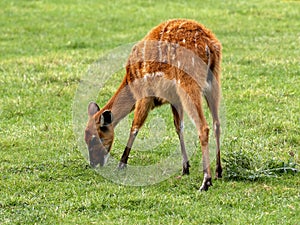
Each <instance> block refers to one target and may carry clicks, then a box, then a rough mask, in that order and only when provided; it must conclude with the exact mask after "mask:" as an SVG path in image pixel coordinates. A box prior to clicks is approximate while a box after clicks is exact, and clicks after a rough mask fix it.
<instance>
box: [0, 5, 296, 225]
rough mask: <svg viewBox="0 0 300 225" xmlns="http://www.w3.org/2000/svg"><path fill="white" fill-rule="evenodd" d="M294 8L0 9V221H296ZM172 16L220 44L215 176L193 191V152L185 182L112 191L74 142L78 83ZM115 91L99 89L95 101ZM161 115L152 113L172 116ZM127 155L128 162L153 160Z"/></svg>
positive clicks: (196, 172) (196, 176)
mask: <svg viewBox="0 0 300 225" xmlns="http://www.w3.org/2000/svg"><path fill="white" fill-rule="evenodd" d="M299 8H300V2H299V1H268V0H261V1H239V2H237V1H222V2H220V1H205V3H204V2H203V3H200V2H197V1H193V2H187V1H139V2H138V3H136V1H133V0H126V1H117V2H113V1H96V0H94V1H93V0H88V1H82V0H78V1H71V0H67V1H57V0H55V1H29V0H26V1H6V0H4V1H1V3H0V96H1V98H0V224H129V223H130V224H297V223H299V221H300V217H299V215H300V199H299V198H300V188H299V187H300V179H299V172H295V171H297V170H298V171H299V153H300V114H299V112H300V101H299V97H300V67H299V60H300V58H299V55H300V48H299V44H300V39H299V38H300V30H299V27H300V10H299ZM178 17H181V18H191V19H195V20H197V21H199V22H201V23H203V24H205V25H206V26H207V27H208V28H210V29H211V30H213V32H214V33H215V34H216V35H217V37H218V38H219V40H220V41H221V42H222V44H223V63H222V68H223V70H222V71H223V74H222V85H223V88H222V89H223V92H222V95H223V105H224V106H225V107H226V108H223V109H222V110H223V115H225V116H226V117H225V119H226V129H225V127H224V134H223V140H222V153H223V162H224V179H223V180H218V181H214V183H213V184H214V186H213V187H212V188H211V189H210V190H209V191H208V192H206V193H199V192H198V191H197V190H198V188H199V186H200V183H201V180H202V174H201V170H200V168H199V166H198V164H199V159H200V157H201V153H200V151H197V152H196V153H195V155H194V156H193V157H192V159H191V164H192V167H191V171H190V172H191V174H190V175H189V176H185V177H182V178H181V179H178V178H177V175H179V174H180V171H178V174H175V175H173V176H171V177H170V178H169V179H167V180H165V181H163V182H161V183H159V184H155V185H152V186H145V187H131V186H122V185H118V184H115V183H113V182H111V181H109V180H107V179H105V178H103V177H102V176H101V175H99V174H98V173H96V172H95V171H94V170H92V169H91V168H90V167H89V165H88V164H87V162H86V160H85V159H84V157H83V156H82V153H81V151H82V149H81V147H80V146H79V145H78V143H77V141H76V137H75V135H74V131H73V122H72V105H73V100H74V96H75V93H76V90H77V87H78V86H79V84H80V79H81V78H82V76H84V75H85V74H86V73H87V69H88V67H89V65H91V64H92V63H93V62H95V61H96V60H97V59H98V58H99V56H100V55H103V54H105V53H107V52H109V51H110V50H111V49H113V48H115V47H118V46H121V45H123V44H127V43H132V42H135V41H138V40H139V39H141V38H142V37H143V36H144V35H145V34H146V33H147V32H148V31H149V30H150V29H151V28H152V27H153V26H155V25H157V24H158V23H160V22H161V21H163V20H166V19H169V18H178ZM122 76H123V75H122V73H118V74H117V75H116V80H121V79H122ZM117 83H118V82H116V81H113V82H111V83H109V84H107V86H106V87H105V89H104V90H103V92H105V93H103V96H104V97H103V98H101V96H99V97H98V100H99V102H101V105H103V103H104V102H105V101H106V100H107V99H108V98H109V96H110V95H111V94H112V93H113V92H114V90H115V88H116V87H117ZM160 110H161V111H159V112H153V116H154V117H155V115H156V114H155V113H162V114H166V115H168V116H170V113H169V108H168V107H165V108H164V107H163V108H161V109H160ZM168 118H169V119H168ZM166 121H170V123H171V122H172V121H171V117H167V119H166ZM223 122H225V121H224V120H223ZM147 126H148V127H149V126H150V124H149V123H148V124H146V128H147ZM174 134H175V133H174V130H172V129H171V128H170V135H171V136H174ZM142 135H144V136H145V137H147V135H148V133H147V130H145V131H144V134H142ZM169 147H170V144H165V145H164V146H163V147H162V149H161V151H162V152H169V151H170V149H169ZM118 149H120V148H119V144H118V143H116V145H115V146H114V149H113V150H112V151H113V152H114V154H115V155H114V157H116V158H119V157H120V156H121V155H120V154H121V152H122V149H120V150H118ZM132 154H133V160H132V163H138V162H139V159H140V158H142V159H144V160H147V159H149V160H150V161H149V162H150V163H151V162H152V161H151V160H155V159H156V157H158V156H159V154H158V153H156V152H154V153H153V154H147V152H146V153H145V154H146V156H145V154H142V153H140V152H138V151H135V152H132ZM162 155H163V154H162ZM147 162H148V161H147Z"/></svg>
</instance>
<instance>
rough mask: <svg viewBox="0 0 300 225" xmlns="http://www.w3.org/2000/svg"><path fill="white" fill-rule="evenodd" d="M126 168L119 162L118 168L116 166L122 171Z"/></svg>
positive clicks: (124, 164) (125, 165)
mask: <svg viewBox="0 0 300 225" xmlns="http://www.w3.org/2000/svg"><path fill="white" fill-rule="evenodd" d="M126 167H127V164H126V163H123V162H120V163H119V166H118V169H119V170H123V169H125V168H126Z"/></svg>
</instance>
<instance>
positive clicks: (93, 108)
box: [88, 102, 100, 116]
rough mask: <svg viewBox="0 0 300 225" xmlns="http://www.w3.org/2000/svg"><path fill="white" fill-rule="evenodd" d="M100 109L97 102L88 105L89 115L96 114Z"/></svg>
mask: <svg viewBox="0 0 300 225" xmlns="http://www.w3.org/2000/svg"><path fill="white" fill-rule="evenodd" d="M98 111H100V107H99V106H98V105H97V103H95V102H90V104H89V106H88V115H89V116H93V115H95V114H96V113H97V112H98Z"/></svg>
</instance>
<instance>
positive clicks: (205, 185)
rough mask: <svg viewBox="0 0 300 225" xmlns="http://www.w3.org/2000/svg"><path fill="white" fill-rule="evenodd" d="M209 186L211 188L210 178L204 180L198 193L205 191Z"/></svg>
mask: <svg viewBox="0 0 300 225" xmlns="http://www.w3.org/2000/svg"><path fill="white" fill-rule="evenodd" d="M210 186H212V182H211V178H204V180H203V183H202V186H201V187H200V190H199V191H207V190H208V188H209V187H210Z"/></svg>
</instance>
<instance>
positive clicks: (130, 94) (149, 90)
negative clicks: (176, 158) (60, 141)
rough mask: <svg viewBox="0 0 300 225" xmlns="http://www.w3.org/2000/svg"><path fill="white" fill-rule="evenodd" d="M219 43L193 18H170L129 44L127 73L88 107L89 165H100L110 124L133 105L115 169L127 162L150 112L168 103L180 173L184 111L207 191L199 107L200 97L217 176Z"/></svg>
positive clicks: (111, 133)
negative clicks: (197, 142)
mask: <svg viewBox="0 0 300 225" xmlns="http://www.w3.org/2000/svg"><path fill="white" fill-rule="evenodd" d="M221 48H222V46H221V44H220V42H219V41H218V40H217V39H216V37H215V36H214V34H213V33H212V32H211V31H209V30H208V29H206V28H205V27H204V26H203V25H201V24H199V23H197V22H196V21H192V20H186V19H175V20H169V21H166V22H163V23H161V24H159V25H158V26H156V27H154V28H153V29H152V30H151V31H150V32H149V33H148V34H147V35H146V36H145V37H144V38H143V39H142V40H141V41H140V42H138V43H137V44H136V45H135V46H134V47H133V49H132V51H131V53H130V55H129V58H128V61H127V64H126V75H125V77H124V79H123V81H122V83H121V85H120V87H119V88H118V89H117V91H116V93H115V94H114V95H113V96H112V97H111V99H110V100H109V101H108V103H107V104H106V105H105V106H104V107H103V108H101V109H100V108H99V106H98V105H97V104H96V103H94V102H91V103H90V104H89V106H88V115H89V120H88V123H87V127H86V130H85V141H86V143H87V145H88V149H89V157H90V164H91V166H93V167H95V166H97V165H98V164H100V165H101V166H103V165H104V163H105V158H106V156H107V155H108V153H109V151H110V149H111V146H112V143H113V139H114V128H115V126H116V125H117V124H118V122H120V120H121V119H123V118H124V117H125V116H126V115H128V114H129V113H130V112H131V111H133V110H134V119H133V122H132V127H131V130H130V135H129V139H128V142H127V146H126V148H125V150H124V152H123V155H122V157H121V161H120V163H119V168H120V169H122V168H124V167H126V164H127V160H128V157H129V153H130V150H131V147H132V145H133V142H134V140H135V137H136V136H137V134H138V132H139V130H140V128H141V127H142V125H143V124H144V121H145V120H146V118H147V115H148V113H149V111H150V110H152V109H153V108H155V107H157V106H160V105H162V104H164V103H169V104H170V105H171V110H172V113H173V118H174V125H175V128H176V132H177V134H178V137H179V141H180V146H181V152H182V157H183V169H182V174H189V167H190V165H189V160H188V156H187V153H186V149H185V143H184V137H183V112H184V110H185V111H186V112H187V113H188V115H189V116H190V117H191V119H192V120H193V121H194V123H195V126H196V129H197V131H198V136H199V140H200V144H201V149H202V162H203V172H204V179H203V183H202V186H201V187H200V190H205V191H206V190H208V188H209V186H211V185H212V182H211V171H210V165H209V149H208V139H209V126H208V124H207V122H206V119H205V117H204V113H203V109H202V96H204V97H205V99H206V102H207V104H208V107H209V109H210V113H211V115H212V118H213V128H214V134H215V138H216V148H217V149H216V158H217V160H216V178H221V177H222V167H221V160H220V121H219V115H218V111H219V100H220V86H221V83H220V73H221V72H220V64H221V56H222V53H221Z"/></svg>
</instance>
